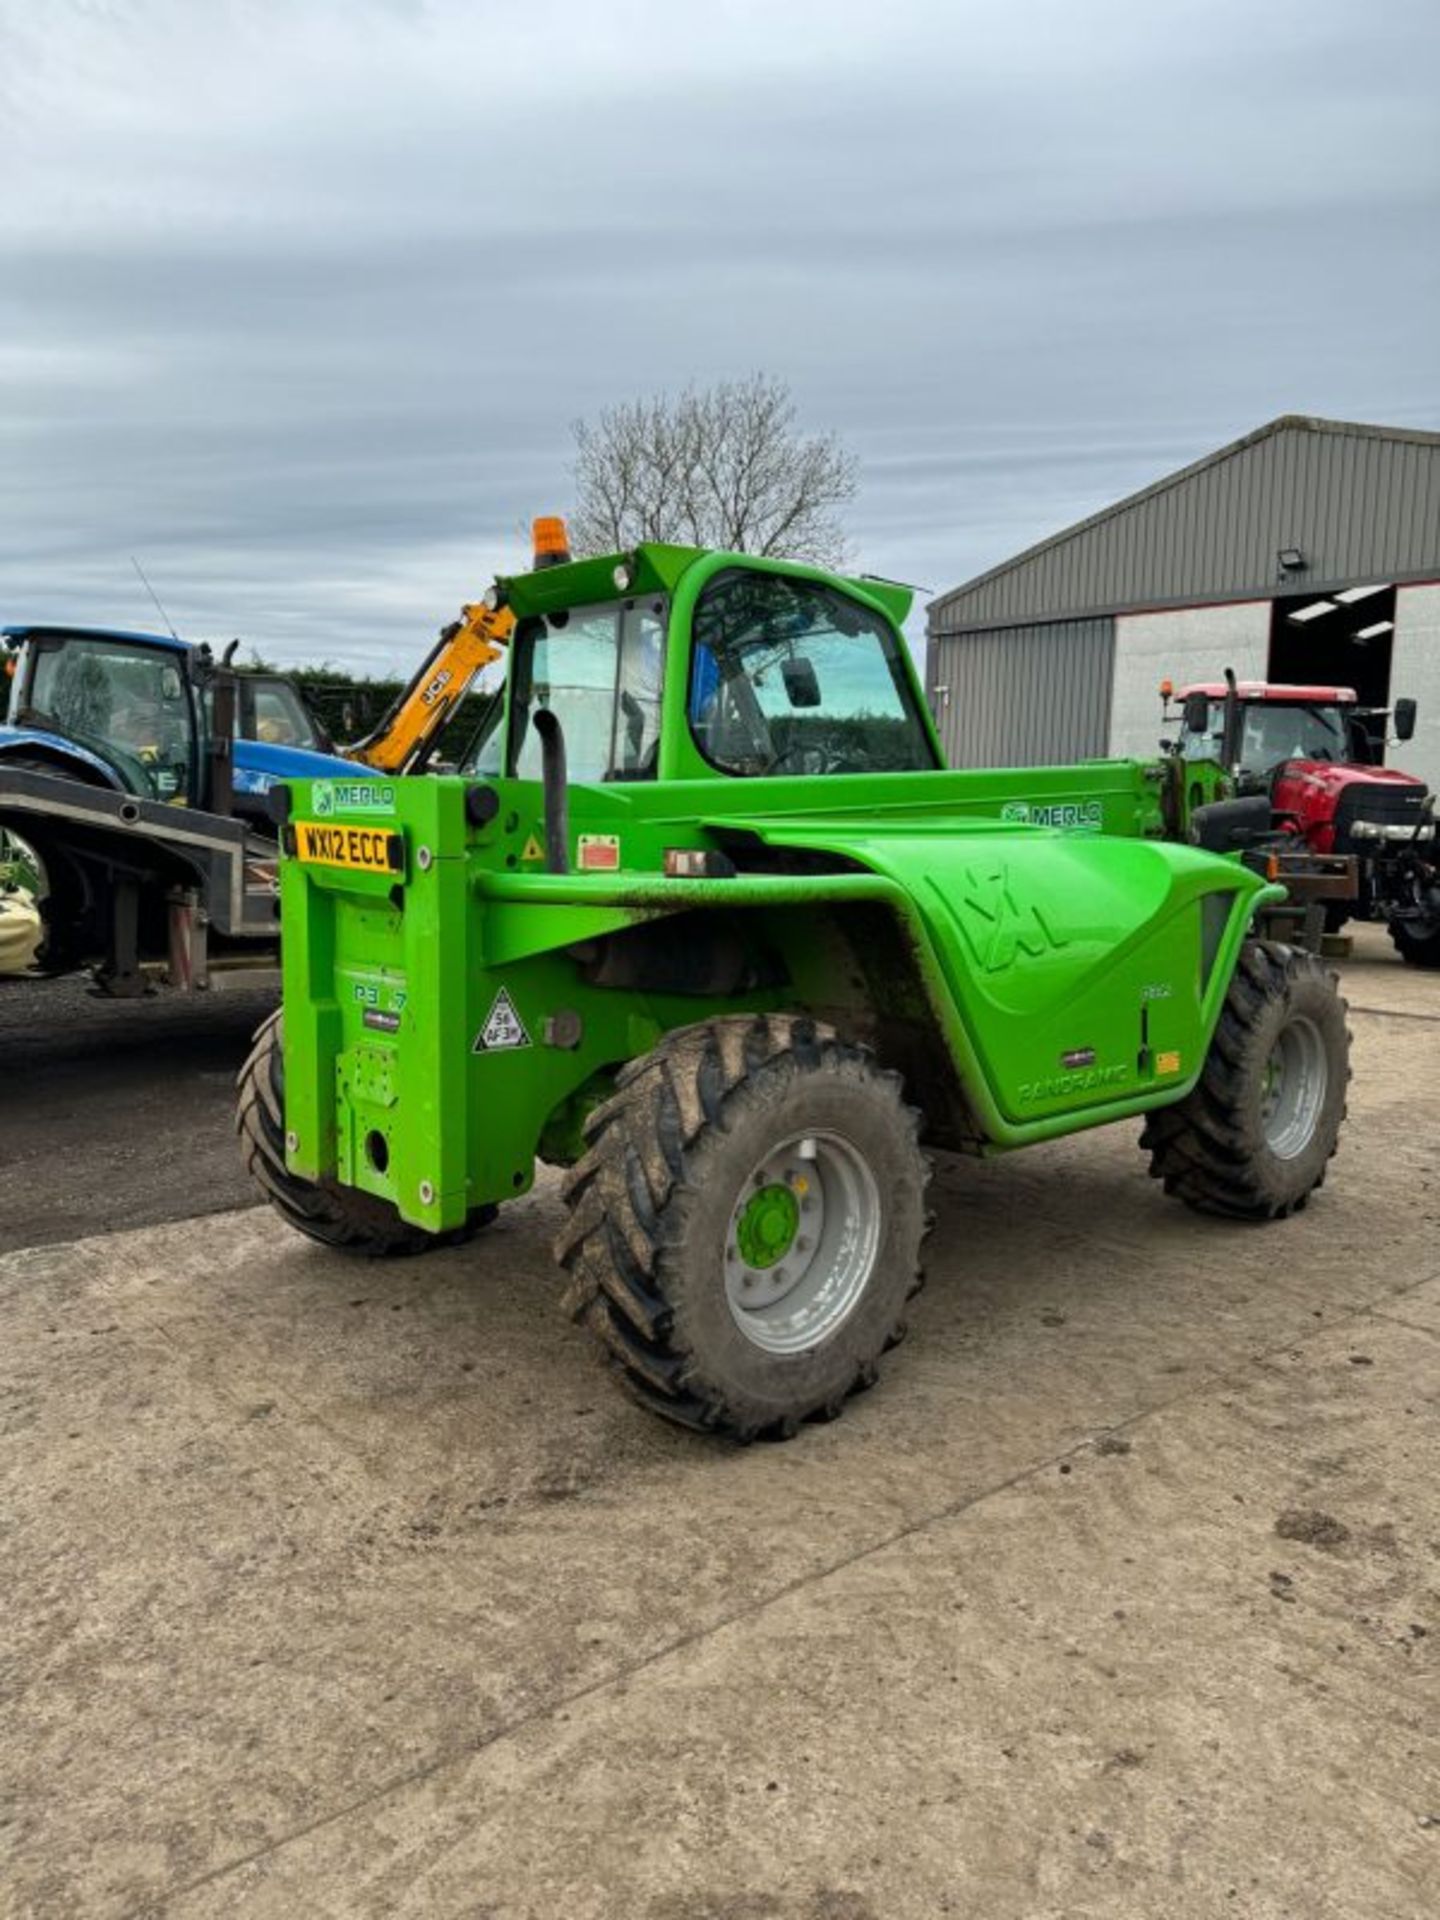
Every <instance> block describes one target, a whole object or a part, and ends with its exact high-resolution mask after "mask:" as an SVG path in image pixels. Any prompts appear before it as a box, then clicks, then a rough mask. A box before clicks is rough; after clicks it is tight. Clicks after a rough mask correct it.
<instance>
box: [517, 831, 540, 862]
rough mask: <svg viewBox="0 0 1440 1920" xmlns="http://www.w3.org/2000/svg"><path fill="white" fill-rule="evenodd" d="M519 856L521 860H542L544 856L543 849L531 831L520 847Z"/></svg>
mask: <svg viewBox="0 0 1440 1920" xmlns="http://www.w3.org/2000/svg"><path fill="white" fill-rule="evenodd" d="M520 858H521V859H522V860H543V859H544V858H545V849H544V848H543V847H542V846H541V844H540V842H539V841H538V840H537V839H536V838H535V836H534V834H533V833H532V834H531V836H530V838H529V839H528V840H527V841H526V842H525V844H524V846H523V847H522V848H521V849H520Z"/></svg>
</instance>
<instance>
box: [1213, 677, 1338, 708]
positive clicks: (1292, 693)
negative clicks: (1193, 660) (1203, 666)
mask: <svg viewBox="0 0 1440 1920" xmlns="http://www.w3.org/2000/svg"><path fill="white" fill-rule="evenodd" d="M1225 691H1226V689H1225V683H1224V681H1223V680H1197V681H1195V682H1194V683H1193V685H1191V686H1188V687H1182V688H1181V689H1180V698H1181V699H1182V700H1184V699H1187V698H1188V697H1189V695H1190V694H1192V693H1203V694H1204V695H1205V697H1206V699H1207V700H1223V699H1224V698H1225ZM1235 691H1236V693H1237V694H1238V695H1239V696H1240V698H1241V699H1242V700H1276V701H1280V702H1282V703H1285V704H1287V705H1291V706H1294V705H1297V704H1300V703H1308V704H1310V705H1312V706H1320V705H1324V706H1331V707H1353V706H1354V705H1356V703H1357V699H1358V695H1357V694H1356V692H1355V689H1354V688H1353V687H1292V686H1286V685H1285V684H1284V683H1283V682H1281V681H1278V680H1239V681H1237V682H1236V683H1235Z"/></svg>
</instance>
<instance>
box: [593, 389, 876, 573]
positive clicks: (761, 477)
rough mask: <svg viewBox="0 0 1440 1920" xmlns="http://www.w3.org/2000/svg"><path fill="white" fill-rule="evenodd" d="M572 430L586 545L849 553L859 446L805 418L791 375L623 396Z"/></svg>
mask: <svg viewBox="0 0 1440 1920" xmlns="http://www.w3.org/2000/svg"><path fill="white" fill-rule="evenodd" d="M572 432H573V433H574V436H575V467H574V474H575V486H576V505H575V509H574V511H573V513H572V515H571V518H570V533H571V539H572V543H573V546H574V550H575V551H576V552H577V553H617V552H620V551H622V550H623V549H624V548H626V547H632V546H634V545H635V544H636V543H637V542H638V541H641V540H669V541H673V542H675V543H676V544H677V545H680V546H693V547H721V548H723V549H725V550H726V551H727V552H731V553H762V554H769V555H771V556H774V557H781V556H783V557H784V558H786V559H791V560H807V561H810V562H812V563H814V564H815V565H817V566H827V567H835V566H840V565H843V563H844V561H845V559H846V551H847V543H846V539H845V534H844V530H843V528H842V526H841V524H840V520H839V518H838V514H839V510H840V509H841V508H843V507H845V506H846V505H848V503H849V502H850V501H851V500H852V499H853V498H854V495H855V486H856V468H855V460H854V457H853V456H852V455H851V454H848V453H846V452H845V451H844V449H843V448H842V447H841V446H840V444H839V443H838V441H837V440H836V439H835V437H834V436H833V435H832V434H820V435H814V436H810V437H807V436H805V435H803V434H802V433H801V432H800V431H799V430H798V428H797V426H796V423H795V403H794V401H793V400H792V399H791V397H790V390H789V388H788V387H786V386H785V384H784V382H783V381H780V380H772V379H769V378H767V377H766V376H765V375H764V374H758V373H757V374H753V375H752V376H751V377H750V378H749V379H748V380H735V381H722V382H721V383H720V384H719V385H717V386H713V387H706V388H704V389H702V390H697V389H696V388H694V387H687V388H686V389H685V391H684V392H683V393H681V394H680V395H678V396H677V397H676V398H673V399H672V398H671V397H670V396H669V395H666V394H661V395H659V396H657V397H656V398H653V399H649V400H630V401H624V402H622V403H621V404H620V405H618V406H614V407H607V408H606V409H605V411H604V412H603V413H602V414H600V416H599V418H598V419H597V420H595V421H594V422H593V423H592V422H590V421H587V420H577V421H576V422H575V425H574V427H573V428H572Z"/></svg>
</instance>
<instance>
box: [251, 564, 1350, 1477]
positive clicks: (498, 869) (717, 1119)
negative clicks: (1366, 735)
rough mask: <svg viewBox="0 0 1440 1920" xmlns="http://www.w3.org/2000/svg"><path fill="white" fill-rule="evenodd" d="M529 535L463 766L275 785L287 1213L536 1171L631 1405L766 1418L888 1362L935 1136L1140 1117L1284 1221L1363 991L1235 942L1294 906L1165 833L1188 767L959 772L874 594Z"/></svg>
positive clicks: (915, 1280) (267, 1178)
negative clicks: (553, 1182)
mask: <svg viewBox="0 0 1440 1920" xmlns="http://www.w3.org/2000/svg"><path fill="white" fill-rule="evenodd" d="M550 544H551V545H552V546H553V545H554V543H553V542H552V543H550ZM544 558H545V559H546V560H548V561H550V562H551V563H552V564H548V565H546V564H539V563H538V562H537V565H536V568H535V570H534V571H532V572H530V573H526V574H521V575H516V576H514V577H509V578H502V579H500V580H497V582H496V583H495V586H494V587H493V589H492V590H491V594H490V596H489V601H490V604H491V605H492V606H493V607H494V608H495V609H496V610H497V611H498V610H500V609H504V610H507V611H508V612H509V614H510V615H512V616H513V621H514V625H513V630H512V631H511V632H510V636H509V644H510V653H511V660H510V665H509V671H508V674H507V677H506V684H505V689H504V693H503V697H502V698H501V699H500V700H499V701H498V703H497V705H496V708H495V711H494V715H493V723H492V724H491V725H490V726H489V727H488V728H486V729H482V734H483V738H482V739H481V740H480V741H479V743H478V744H477V746H476V747H475V749H474V751H473V752H472V754H471V755H470V757H469V759H468V760H467V762H466V763H465V764H464V765H463V766H462V769H461V771H460V772H459V773H457V774H455V775H449V776H441V777H425V778H414V777H396V778H376V777H373V776H371V775H366V774H363V773H362V772H361V771H360V770H358V769H357V772H356V775H355V777H354V778H353V779H347V780H337V779H328V778H317V779H296V780H293V781H290V782H289V783H287V785H286V786H285V787H284V788H281V789H279V790H277V792H276V794H275V796H274V797H273V800H272V806H273V808H274V811H275V813H276V816H277V823H278V825H279V828H280V839H281V849H282V858H281V863H280V864H281V873H280V891H281V913H282V926H283V936H284V937H283V972H284V1001H283V1008H282V1012H281V1013H280V1014H277V1015H275V1016H274V1017H273V1018H272V1019H271V1020H270V1021H268V1022H267V1023H266V1024H265V1026H264V1027H262V1028H261V1030H260V1032H259V1034H258V1035H257V1039H256V1044H255V1048H254V1050H253V1052H252V1054H251V1057H250V1059H249V1061H248V1062H247V1064H246V1066H245V1068H244V1070H243V1072H242V1075H241V1080H240V1097H239V1108H238V1116H237V1123H238V1128H239V1132H240V1136H241V1141H242V1146H243V1150H244V1152H245V1155H246V1157H247V1159H248V1163H249V1165H250V1167H251V1169H252V1171H253V1173H254V1175H255V1178H256V1179H257V1181H258V1182H259V1185H260V1187H261V1189H262V1191H263V1192H264V1194H265V1196H266V1197H267V1198H268V1199H269V1201H270V1202H271V1203H272V1204H273V1205H274V1206H275V1208H276V1209H277V1210H278V1211H279V1213H280V1214H281V1215H282V1216H283V1217H284V1218H285V1219H286V1220H287V1221H288V1222H289V1223H290V1224H291V1225H292V1226H294V1227H296V1228H298V1229H299V1230H300V1231H301V1232H302V1233H305V1234H308V1235H309V1236H310V1237H311V1238H313V1239H316V1240H319V1241H321V1242H323V1243H325V1244H327V1245H330V1246H334V1247H340V1248H346V1249H349V1250H352V1251H354V1252H356V1253H361V1254H372V1255H380V1254H406V1253H413V1252H419V1251H422V1250H424V1249H425V1248H428V1247H435V1246H440V1245H444V1244H448V1243H453V1242H455V1241H457V1240H460V1239H463V1238H466V1237H468V1236H469V1235H470V1234H472V1233H474V1232H475V1231H476V1230H477V1229H479V1228H481V1227H483V1226H484V1225H485V1224H486V1223H487V1222H488V1221H489V1220H491V1219H492V1218H493V1217H494V1214H495V1212H496V1209H497V1208H498V1207H499V1206H501V1205H503V1204H504V1203H505V1201H507V1200H509V1199H512V1198H514V1197H516V1196H517V1195H520V1194H523V1193H524V1192H525V1191H526V1190H527V1189H528V1188H529V1187H530V1185H531V1183H532V1181H533V1179H534V1175H535V1168H536V1164H537V1162H540V1161H543V1162H546V1163H549V1164H551V1165H556V1166H560V1167H563V1168H565V1169H567V1170H568V1171H567V1172H566V1175H565V1179H564V1186H563V1192H564V1200H565V1205H566V1208H567V1212H568V1222H567V1225H566V1227H565V1229H564V1232H563V1233H562V1235H561V1237H560V1240H559V1243H558V1247H557V1255H558V1258H559V1261H560V1263H561V1265H562V1267H563V1268H564V1269H565V1271H566V1273H567V1275H568V1276H569V1291H568V1301H569V1305H570V1308H571V1311H572V1312H573V1314H574V1315H575V1317H576V1318H577V1319H578V1320H580V1321H582V1322H583V1323H584V1324H585V1325H586V1326H587V1327H588V1328H589V1329H590V1330H591V1331H592V1333H593V1334H594V1335H595V1336H596V1338H597V1339H598V1341H599V1343H600V1345H601V1347H602V1349H603V1351H604V1353H605V1355H606V1356H607V1358H608V1359H609V1361H610V1362H611V1363H612V1365H613V1367H614V1369H615V1371H616V1372H617V1374H618V1376H619V1378H620V1379H621V1381H622V1382H623V1384H624V1385H625V1386H626V1387H628V1389H629V1390H630V1391H631V1392H632V1393H633V1394H634V1395H635V1396H636V1397H637V1398H638V1399H639V1400H640V1401H642V1402H643V1403H644V1404H645V1405H647V1406H649V1407H651V1408H652V1409H654V1410H655V1411H656V1412H657V1413H660V1414H663V1415H664V1416H666V1417H667V1418H669V1419H672V1420H676V1421H679V1422H682V1423H684V1424H687V1425H689V1426H692V1427H696V1428H700V1429H704V1430H712V1431H720V1432H728V1433H730V1434H733V1435H736V1436H738V1437H741V1438H746V1439H748V1438H754V1437H756V1436H760V1435H765V1436H774V1437H788V1436H789V1435H791V1434H793V1433H794V1432H795V1431H796V1430H797V1428H798V1426H799V1425H800V1423H801V1422H803V1421H805V1420H807V1419H811V1418H829V1417H833V1416H834V1415H836V1414H838V1413H839V1412H840V1411H841V1409H842V1407H843V1406H844V1404H845V1401H846V1399H847V1397H848V1396H849V1395H850V1394H851V1393H853V1392H854V1391H856V1390H857V1389H858V1388H862V1387H865V1386H868V1385H869V1384H871V1383H872V1382H873V1380H874V1379H875V1376H876V1368H877V1365H878V1363H879V1361H880V1359H881V1356H882V1355H883V1354H884V1352H885V1351H886V1349H887V1348H889V1347H890V1346H892V1345H893V1344H894V1343H895V1342H896V1340H897V1339H898V1338H899V1337H900V1335H901V1334H902V1332H903V1330H904V1326H905V1318H906V1312H907V1303H908V1301H909V1300H910V1298H911V1296H912V1295H913V1294H914V1293H915V1291H916V1289H917V1288H918V1286H919V1284H920V1274H921V1245H922V1241H923V1239H924V1237H925V1233H926V1230H927V1224H928V1217H927V1212H926V1204H925V1189H926V1185H927V1182H928V1179H929V1164H928V1159H927V1150H929V1149H938V1150H943V1151H957V1152H964V1153H971V1154H978V1155H993V1154H997V1153H1000V1152H1004V1151H1008V1150H1010V1149H1013V1148H1016V1147H1022V1146H1026V1145H1029V1144H1031V1143H1033V1142H1038V1141H1043V1140H1052V1139H1055V1138H1057V1137H1059V1136H1061V1135H1065V1134H1070V1133H1074V1132H1077V1131H1079V1130H1080V1129H1083V1128H1088V1127H1095V1126H1101V1125H1105V1124H1108V1123H1110V1122H1114V1121H1121V1120H1139V1121H1141V1122H1142V1123H1143V1133H1142V1145H1143V1147H1144V1148H1145V1149H1146V1151H1147V1152H1148V1153H1149V1156H1150V1170H1151V1172H1152V1173H1153V1174H1155V1175H1156V1176H1157V1177H1158V1178H1160V1179H1161V1180H1163V1182H1164V1184H1165V1187H1166V1189H1167V1190H1168V1191H1169V1192H1171V1193H1174V1194H1175V1195H1177V1196H1178V1197H1179V1198H1180V1199H1181V1200H1183V1201H1185V1202H1187V1203H1188V1204H1189V1205H1191V1206H1192V1207H1195V1208H1198V1209H1200V1210H1203V1211H1206V1212H1211V1213H1216V1214H1221V1215H1226V1216H1230V1217H1233V1218H1237V1219H1242V1220H1254V1221H1265V1220H1274V1219H1279V1218H1283V1217H1284V1216H1286V1215H1288V1214H1290V1213H1293V1212H1294V1211H1295V1210H1297V1209H1298V1208H1300V1207H1303V1206H1304V1205H1305V1203H1306V1201H1307V1200H1308V1198H1309V1196H1310V1195H1311V1193H1312V1192H1313V1191H1314V1190H1315V1189H1316V1188H1317V1187H1318V1186H1319V1185H1320V1184H1321V1182H1322V1180H1323V1179H1324V1177H1325V1171H1326V1165H1327V1162H1328V1161H1329V1159H1330V1156H1331V1155H1332V1154H1333V1152H1334V1150H1335V1146H1336V1140H1337V1136H1338V1132H1339V1128H1340V1124H1341V1121H1342V1118H1343V1116H1344V1111H1345V1091H1346V1082H1347V1080H1348V1077H1349V1068H1348V1036H1347V1033H1346V1025H1345V1010H1344V1003H1343V1001H1342V1000H1341V999H1340V997H1339V994H1338V992H1337V990H1336V985H1335V981H1334V977H1333V976H1332V975H1331V974H1330V973H1328V972H1327V970H1326V969H1325V968H1324V967H1323V966H1322V965H1321V963H1320V962H1319V960H1318V959H1316V958H1315V957H1314V956H1313V955H1311V954H1309V953H1304V952H1301V951H1299V950H1297V949H1296V948H1294V947H1291V946H1288V945H1285V944H1281V943H1277V942H1274V941H1268V940H1263V939H1259V938H1257V937H1256V932H1255V926H1256V915H1257V913H1258V912H1262V911H1264V910H1266V909H1268V908H1269V907H1271V906H1272V905H1274V904H1276V903H1278V902H1279V901H1280V898H1281V895H1282V893H1283V889H1282V888H1281V887H1280V886H1278V885H1276V884H1273V882H1271V881H1270V880H1267V878H1266V875H1265V873H1264V872H1263V871H1262V872H1256V871H1254V870H1253V863H1252V865H1246V864H1244V863H1243V861H1242V860H1241V858H1240V857H1238V856H1237V855H1233V854H1231V855H1227V854H1222V853H1217V852H1212V851H1206V850H1204V849H1203V848H1201V847H1198V846H1194V845H1190V844H1187V843H1186V842H1185V838H1184V836H1185V835H1186V833H1187V832H1188V831H1189V830H1190V823H1189V822H1188V821H1186V820H1183V819H1180V818H1178V817H1177V815H1176V807H1177V805H1178V804H1179V799H1178V798H1177V796H1179V794H1180V789H1179V785H1178V783H1177V782H1176V781H1175V780H1174V778H1173V769H1171V768H1167V766H1166V765H1165V764H1164V763H1161V764H1158V765H1155V766H1147V765H1145V764H1143V763H1140V762H1134V761H1094V762H1087V763H1083V764H1080V765H1077V766H1070V767H1050V768H1027V769H1021V770H1013V769H1012V770H1004V771H984V772H955V771H950V770H948V769H947V768H946V767H945V765H944V761H943V756H942V754H941V751H940V747H939V744H938V741H937V738H936V735H935V730H934V727H933V724H932V722H931V718H930V715H929V713H928V712H927V710H926V708H925V704H924V701H923V699H922V697H921V694H920V690H919V687H918V685H917V682H916V677H915V672H914V668H913V666H912V664H911V660H910V656H909V653H908V650H907V648H906V646H905V644H904V641H903V639H902V637H901V630H900V629H901V622H902V621H903V619H904V617H905V614H906V612H907V611H908V607H909V599H910V595H909V591H908V590H907V589H904V588H901V587H898V586H895V585H893V584H891V583H888V582H884V581H878V580H874V579H870V578H859V579H852V578H848V577H842V576H839V575H835V574H827V573H824V572H821V571H818V570H816V569H812V568H807V567H803V566H798V565H791V564H787V563H782V562H777V561H770V560H764V559H759V558H755V557H749V556H742V555H737V554H724V553H713V552H702V551H698V550H694V549H687V548H679V547H673V546H663V545H643V546H640V547H639V548H637V549H636V550H635V551H634V552H631V553H627V554H619V555H612V556H608V557H605V558H602V559H585V560H580V561H571V560H570V559H569V558H568V555H566V554H564V553H563V551H562V552H559V553H556V552H553V551H552V552H550V553H548V554H546V555H545V556H544ZM1194 775H1195V769H1194V768H1193V767H1190V768H1187V769H1186V782H1187V783H1189V782H1190V781H1192V780H1193V778H1194ZM1220 791H1222V790H1221V789H1218V788H1215V789H1207V792H1208V793H1212V794H1213V793H1219V792H1220ZM1202 797H1204V796H1202ZM1236 805H1237V803H1234V802H1226V801H1225V800H1224V799H1223V798H1220V799H1219V800H1218V801H1217V802H1216V803H1215V804H1214V805H1209V806H1207V807H1205V808H1204V809H1203V812H1204V814H1205V816H1206V818H1205V821H1204V823H1203V824H1204V833H1203V835H1202V837H1204V838H1206V839H1207V840H1208V842H1209V844H1211V845H1219V844H1223V843H1224V834H1225V832H1226V831H1228V830H1229V827H1228V826H1227V821H1229V815H1228V814H1227V807H1230V808H1234V807H1235V806H1236ZM1240 811H1241V812H1242V813H1243V811H1244V809H1243V806H1242V807H1241V808H1240ZM1197 818H1198V816H1197ZM1244 824H1245V823H1244V822H1243V821H1240V822H1238V823H1236V822H1230V825H1231V826H1234V827H1235V831H1236V836H1237V840H1243V838H1244V833H1243V832H1242V831H1241V829H1242V828H1243V827H1244Z"/></svg>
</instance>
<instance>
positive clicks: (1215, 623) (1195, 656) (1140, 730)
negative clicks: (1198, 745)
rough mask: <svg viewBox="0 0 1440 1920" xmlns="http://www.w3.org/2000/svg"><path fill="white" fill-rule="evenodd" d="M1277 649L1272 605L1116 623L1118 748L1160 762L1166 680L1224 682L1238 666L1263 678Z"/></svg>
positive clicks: (1113, 742)
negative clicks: (1272, 629) (1162, 691)
mask: <svg viewBox="0 0 1440 1920" xmlns="http://www.w3.org/2000/svg"><path fill="white" fill-rule="evenodd" d="M1269 654H1270V602H1269V601H1268V600H1247V601H1243V602H1241V603H1240V604H1239V605H1238V606H1224V607H1181V608H1177V609H1173V610H1171V611H1170V612H1167V613H1128V614H1121V615H1120V616H1119V617H1118V618H1117V619H1116V621H1115V673H1114V680H1113V683H1112V692H1111V696H1110V751H1111V753H1113V754H1126V755H1130V754H1134V755H1138V756H1139V757H1141V758H1143V759H1153V758H1154V755H1155V750H1156V746H1157V744H1158V742H1159V740H1160V737H1161V734H1162V732H1168V733H1169V734H1170V735H1172V736H1173V734H1174V732H1175V728H1174V727H1173V726H1172V727H1170V728H1168V729H1165V728H1163V727H1162V724H1161V719H1160V693H1159V688H1160V682H1161V681H1162V680H1166V679H1169V680H1173V681H1174V682H1175V685H1176V686H1177V687H1181V686H1184V685H1185V683H1186V682H1187V681H1193V680H1219V679H1220V678H1221V677H1222V676H1223V674H1224V671H1225V669H1226V667H1233V668H1234V669H1235V672H1236V675H1237V677H1238V678H1239V679H1241V680H1263V679H1264V677H1265V670H1266V664H1267V662H1268V660H1269Z"/></svg>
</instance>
